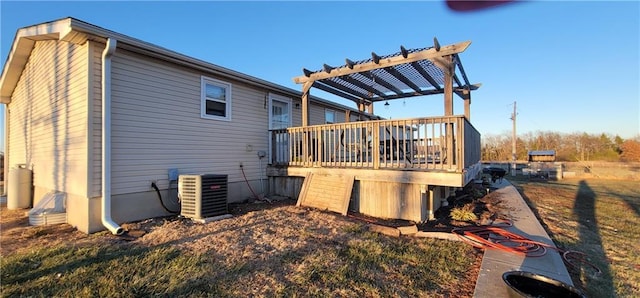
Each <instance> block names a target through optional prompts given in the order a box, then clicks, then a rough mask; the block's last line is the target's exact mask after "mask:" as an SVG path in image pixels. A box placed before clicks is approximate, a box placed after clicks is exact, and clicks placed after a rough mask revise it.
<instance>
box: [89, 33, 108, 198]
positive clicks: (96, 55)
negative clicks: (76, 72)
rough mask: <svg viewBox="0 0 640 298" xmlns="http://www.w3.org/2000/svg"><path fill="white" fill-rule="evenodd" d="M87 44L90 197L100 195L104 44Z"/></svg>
mask: <svg viewBox="0 0 640 298" xmlns="http://www.w3.org/2000/svg"><path fill="white" fill-rule="evenodd" d="M87 43H88V44H89V53H90V55H91V58H90V59H89V63H91V65H90V71H89V75H90V76H91V78H92V79H91V82H90V84H89V86H90V87H91V90H90V91H89V98H90V107H89V110H90V111H91V117H90V119H89V123H91V126H90V131H91V135H90V138H89V142H90V144H89V146H90V149H89V154H90V156H91V158H89V160H88V164H89V178H90V180H89V181H91V182H90V184H89V185H88V186H87V187H89V196H90V197H100V196H101V195H102V193H101V192H102V180H101V179H102V178H101V177H102V51H103V50H104V47H105V44H103V43H97V42H90V41H89V42H87Z"/></svg>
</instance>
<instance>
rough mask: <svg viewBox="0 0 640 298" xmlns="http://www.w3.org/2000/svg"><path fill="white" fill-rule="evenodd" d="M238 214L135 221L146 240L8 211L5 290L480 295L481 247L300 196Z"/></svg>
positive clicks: (237, 210)
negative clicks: (381, 226)
mask: <svg viewBox="0 0 640 298" xmlns="http://www.w3.org/2000/svg"><path fill="white" fill-rule="evenodd" d="M13 215H15V214H13ZM234 215H235V216H234V217H233V218H230V219H225V220H221V221H218V222H212V223H208V224H204V225H203V224H195V223H193V222H191V221H189V220H185V219H177V218H166V219H153V220H147V221H143V222H138V223H130V224H126V225H123V226H124V227H125V228H126V229H128V230H129V231H130V234H131V235H134V236H136V237H130V238H120V237H116V236H112V235H110V234H108V233H106V232H102V233H97V234H94V235H84V234H82V233H79V232H77V231H74V230H73V229H71V228H70V227H69V226H68V225H56V226H50V227H27V226H26V225H25V222H23V219H19V218H18V219H16V218H13V219H12V218H11V217H12V216H11V212H9V211H8V210H6V209H3V210H2V226H1V227H2V256H3V257H2V268H1V269H2V296H13V295H18V296H30V295H44V296H77V295H83V296H103V295H104V294H105V293H110V296H150V295H168V296H215V297H221V296H231V297H246V296H267V297H272V296H286V297H292V296H331V297H334V296H338V297H354V296H366V297H389V296H405V297H407V296H408V297H446V296H448V297H469V296H471V295H472V294H473V290H474V286H475V280H476V278H477V274H478V269H479V265H480V258H481V255H480V254H479V253H478V252H476V251H475V250H474V249H472V248H470V247H468V246H466V245H465V244H462V243H458V242H449V241H443V240H432V239H414V238H407V237H402V238H393V237H387V236H383V235H379V234H375V233H372V232H369V231H368V230H367V229H366V228H365V223H364V222H360V221H357V220H354V219H352V218H348V217H344V216H340V215H337V214H333V213H327V212H321V211H317V210H309V209H300V208H297V207H295V206H293V205H292V202H290V201H289V202H285V203H279V204H274V205H266V204H265V205H253V204H251V205H240V206H237V208H235V209H234ZM33 231H38V232H33ZM125 239H126V240H125ZM14 241H15V243H20V244H13V242H14ZM118 281H121V282H118Z"/></svg>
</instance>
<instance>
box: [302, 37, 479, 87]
mask: <svg viewBox="0 0 640 298" xmlns="http://www.w3.org/2000/svg"><path fill="white" fill-rule="evenodd" d="M470 44H471V41H465V42H461V43H456V44H452V45H447V46H444V47H441V48H440V51H437V50H436V49H435V48H429V49H426V50H422V51H419V52H415V53H409V54H408V55H407V58H405V57H402V55H396V56H393V57H389V58H384V59H380V60H379V61H378V63H375V62H374V61H370V62H365V63H361V64H356V65H353V68H350V67H348V66H343V67H339V68H334V69H332V70H331V71H330V72H329V73H327V72H326V71H323V72H315V73H312V74H310V75H309V76H308V77H307V76H306V75H303V76H298V77H295V78H293V81H294V82H295V83H297V84H302V83H305V82H307V81H317V80H323V79H327V78H332V77H339V76H344V75H349V74H353V73H359V72H363V71H370V70H374V69H378V68H384V67H389V66H395V65H399V64H405V63H411V62H415V61H420V60H425V59H429V60H431V59H433V58H436V57H444V56H448V55H453V54H457V53H461V52H464V51H465V50H466V49H467V47H469V45H470Z"/></svg>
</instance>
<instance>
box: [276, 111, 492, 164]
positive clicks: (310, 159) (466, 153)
mask: <svg viewBox="0 0 640 298" xmlns="http://www.w3.org/2000/svg"><path fill="white" fill-rule="evenodd" d="M479 161H480V133H478V131H477V130H476V129H475V128H474V127H473V126H472V125H471V124H470V123H469V121H467V119H466V118H465V117H464V116H444V117H429V118H415V119H404V120H377V121H361V122H350V123H338V124H325V125H314V126H307V127H291V128H287V129H282V130H272V131H271V165H272V166H273V167H276V168H282V167H285V168H296V167H302V168H342V169H371V170H394V171H418V172H432V173H458V174H463V173H465V172H467V171H469V170H473V167H474V166H475V165H476V164H478V163H479ZM440 176H441V175H440Z"/></svg>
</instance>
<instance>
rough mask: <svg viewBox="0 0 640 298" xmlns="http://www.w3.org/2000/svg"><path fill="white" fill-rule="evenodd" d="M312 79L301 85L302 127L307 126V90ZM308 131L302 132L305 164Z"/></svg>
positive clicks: (304, 160)
mask: <svg viewBox="0 0 640 298" xmlns="http://www.w3.org/2000/svg"><path fill="white" fill-rule="evenodd" d="M312 85H313V81H308V82H305V83H304V84H303V85H302V127H307V126H309V90H310V89H311V86H312ZM309 139H310V138H309V132H306V131H305V132H304V133H303V134H302V144H304V145H303V146H302V162H303V164H304V165H305V166H306V165H307V163H308V162H309Z"/></svg>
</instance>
